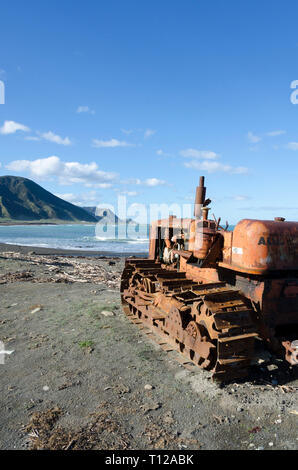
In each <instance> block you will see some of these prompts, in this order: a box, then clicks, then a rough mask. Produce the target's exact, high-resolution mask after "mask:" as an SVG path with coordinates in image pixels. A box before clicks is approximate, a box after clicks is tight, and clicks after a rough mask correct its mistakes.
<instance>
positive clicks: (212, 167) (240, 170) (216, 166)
mask: <svg viewBox="0 0 298 470" xmlns="http://www.w3.org/2000/svg"><path fill="white" fill-rule="evenodd" d="M184 166H186V167H187V168H192V169H194V170H200V171H201V170H203V171H207V172H208V173H216V172H224V173H230V174H245V173H248V168H246V167H244V166H238V167H233V166H231V165H224V164H223V163H219V162H214V161H209V160H204V161H202V162H199V161H197V160H192V161H190V162H187V163H185V164H184Z"/></svg>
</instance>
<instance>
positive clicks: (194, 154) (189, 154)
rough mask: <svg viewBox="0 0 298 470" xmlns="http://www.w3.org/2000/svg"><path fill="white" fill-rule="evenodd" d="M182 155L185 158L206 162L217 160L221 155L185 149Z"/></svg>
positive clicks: (208, 151) (207, 151)
mask: <svg viewBox="0 0 298 470" xmlns="http://www.w3.org/2000/svg"><path fill="white" fill-rule="evenodd" d="M180 155H181V156H182V157H185V158H198V159H204V160H215V159H216V158H218V157H219V155H218V154H217V153H215V152H211V151H210V150H196V149H185V150H181V152H180Z"/></svg>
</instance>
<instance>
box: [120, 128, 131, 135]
mask: <svg viewBox="0 0 298 470" xmlns="http://www.w3.org/2000/svg"><path fill="white" fill-rule="evenodd" d="M121 132H122V133H123V134H125V135H131V134H133V132H134V131H133V129H121Z"/></svg>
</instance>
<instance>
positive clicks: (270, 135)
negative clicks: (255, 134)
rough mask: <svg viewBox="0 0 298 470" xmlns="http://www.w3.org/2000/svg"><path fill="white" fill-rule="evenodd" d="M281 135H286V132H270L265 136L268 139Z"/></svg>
mask: <svg viewBox="0 0 298 470" xmlns="http://www.w3.org/2000/svg"><path fill="white" fill-rule="evenodd" d="M283 134H286V131H271V132H267V134H266V135H268V137H276V136H278V135H283Z"/></svg>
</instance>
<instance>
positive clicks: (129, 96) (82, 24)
mask: <svg viewBox="0 0 298 470" xmlns="http://www.w3.org/2000/svg"><path fill="white" fill-rule="evenodd" d="M297 13H298V5H297V1H295V0H293V1H292V0H288V1H287V2H283V1H281V0H280V1H276V0H270V1H269V0H262V1H256V0H250V1H249V2H248V1H241V2H239V0H238V1H236V0H227V1H223V0H216V1H212V0H208V1H207V0H205V1H203V0H202V1H200V0H188V1H184V2H183V1H178V0H162V1H161V0H159V1H157V0H150V1H146V0H143V1H137V0H125V1H124V0H109V1H107V0H106V1H103V0H101V1H98V0H92V1H91V0H86V1H85V2H81V1H78V0H60V1H57V0H51V1H49V0H43V1H40V0H28V1H26V2H24V1H23V0H16V1H14V2H5V3H4V2H2V5H1V30H0V44H1V49H0V80H2V82H3V83H4V84H5V104H4V105H0V162H1V167H0V174H1V175H5V174H13V175H19V176H26V177H29V178H32V179H33V180H34V181H36V182H38V183H39V184H41V185H42V186H44V187H45V188H46V189H48V190H50V191H52V192H54V193H55V194H58V195H63V197H66V198H67V199H68V200H70V201H71V202H75V203H82V204H84V205H96V204H97V203H109V204H113V205H115V204H116V201H117V196H118V195H119V194H126V195H127V198H128V202H129V203H131V204H133V203H144V204H149V203H161V202H163V203H168V204H172V203H175V202H177V203H179V204H185V203H188V202H191V201H192V200H193V197H194V193H195V186H196V185H197V182H198V178H199V176H200V175H205V176H206V178H207V186H208V196H209V197H210V198H211V199H213V204H212V209H213V212H215V214H216V215H217V216H221V217H222V218H223V219H224V220H226V219H228V220H229V221H230V222H231V223H235V222H237V221H238V220H239V219H242V218H246V217H248V218H266V219H267V218H273V217H275V216H285V217H286V218H287V219H290V220H297V215H298V201H297V199H298V185H297V176H298V165H297V158H298V105H294V104H293V103H292V102H291V100H290V97H291V93H292V92H293V91H294V90H293V89H291V88H290V85H291V83H292V82H293V81H294V80H298V67H297V63H298V60H297V59H298V34H297Z"/></svg>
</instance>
